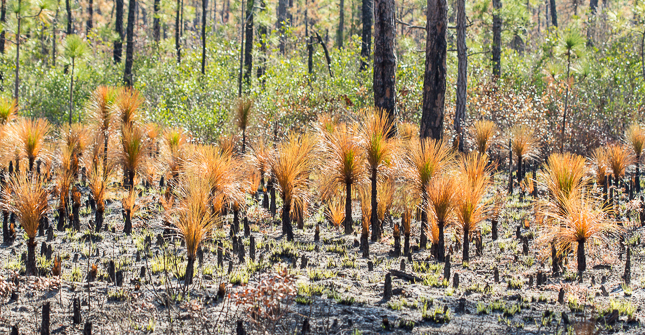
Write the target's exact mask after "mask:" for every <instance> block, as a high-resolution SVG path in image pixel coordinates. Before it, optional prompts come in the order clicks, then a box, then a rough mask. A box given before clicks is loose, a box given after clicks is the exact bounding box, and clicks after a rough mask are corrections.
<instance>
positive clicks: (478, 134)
mask: <svg viewBox="0 0 645 335" xmlns="http://www.w3.org/2000/svg"><path fill="white" fill-rule="evenodd" d="M473 130H474V134H473V137H474V138H475V146H476V148H477V152H479V153H480V154H481V155H484V154H487V153H488V148H489V147H490V145H491V142H492V140H493V137H494V136H495V133H496V132H497V126H495V123H494V122H493V121H487V120H478V121H475V124H474V125H473Z"/></svg>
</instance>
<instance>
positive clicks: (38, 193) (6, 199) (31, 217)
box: [0, 171, 49, 276]
mask: <svg viewBox="0 0 645 335" xmlns="http://www.w3.org/2000/svg"><path fill="white" fill-rule="evenodd" d="M47 195H48V193H47V190H46V189H45V187H44V185H43V182H42V180H41V179H40V178H38V177H37V176H34V175H33V174H30V173H27V172H24V171H23V172H19V173H18V174H15V175H14V176H13V177H12V178H11V179H9V181H8V182H7V184H6V185H5V188H4V189H3V190H2V193H1V196H2V197H1V200H0V205H1V206H2V208H3V209H4V210H6V211H8V212H10V213H14V214H15V215H16V218H17V219H18V221H19V222H20V225H21V226H22V228H23V229H24V230H25V234H27V237H28V239H27V263H26V270H27V275H28V276H35V275H36V274H37V273H36V270H37V269H36V234H37V233H38V225H39V223H40V219H41V218H42V217H43V216H44V215H45V214H46V213H47V210H48V209H49V205H48V204H47Z"/></svg>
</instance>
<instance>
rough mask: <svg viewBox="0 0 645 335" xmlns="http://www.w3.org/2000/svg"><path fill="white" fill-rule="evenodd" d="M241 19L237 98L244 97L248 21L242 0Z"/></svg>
mask: <svg viewBox="0 0 645 335" xmlns="http://www.w3.org/2000/svg"><path fill="white" fill-rule="evenodd" d="M240 19H241V22H242V27H240V71H239V73H238V76H237V96H238V97H241V96H242V69H243V68H244V27H245V26H246V20H245V19H244V0H242V9H241V11H240Z"/></svg>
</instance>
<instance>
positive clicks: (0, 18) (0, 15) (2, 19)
mask: <svg viewBox="0 0 645 335" xmlns="http://www.w3.org/2000/svg"><path fill="white" fill-rule="evenodd" d="M6 23H7V0H2V5H1V6H0V24H2V26H4V25H5V24H6ZM5 42H6V36H5V30H4V29H2V32H0V54H2V55H3V56H4V52H5V48H4V46H5ZM0 82H4V72H0Z"/></svg>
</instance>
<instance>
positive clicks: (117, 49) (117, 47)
mask: <svg viewBox="0 0 645 335" xmlns="http://www.w3.org/2000/svg"><path fill="white" fill-rule="evenodd" d="M67 1H69V0H67ZM115 12H116V13H115V14H116V20H115V26H114V30H115V31H116V34H117V35H118V36H117V38H116V40H115V41H114V55H113V56H114V62H115V63H120V62H121V57H122V55H123V37H124V34H123V0H116V3H115Z"/></svg>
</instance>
